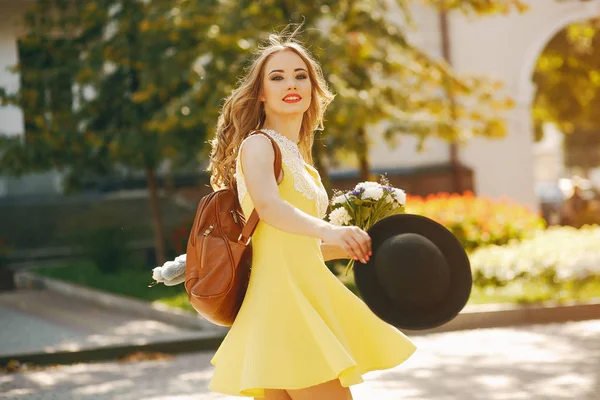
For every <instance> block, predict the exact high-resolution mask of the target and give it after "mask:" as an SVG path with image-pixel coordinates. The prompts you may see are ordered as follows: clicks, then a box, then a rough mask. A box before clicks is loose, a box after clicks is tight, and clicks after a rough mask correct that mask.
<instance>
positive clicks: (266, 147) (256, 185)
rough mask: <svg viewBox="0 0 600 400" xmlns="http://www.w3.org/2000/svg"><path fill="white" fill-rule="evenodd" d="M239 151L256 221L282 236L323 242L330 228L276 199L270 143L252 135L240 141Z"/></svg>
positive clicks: (278, 198)
mask: <svg viewBox="0 0 600 400" xmlns="http://www.w3.org/2000/svg"><path fill="white" fill-rule="evenodd" d="M240 151H241V155H240V157H241V164H242V171H243V173H244V179H245V181H246V188H247V190H248V194H249V195H250V197H251V198H252V202H253V203H254V208H255V209H256V212H257V213H258V216H259V217H260V219H261V220H263V221H264V222H266V223H267V224H269V225H271V226H274V227H275V228H277V229H280V230H282V231H285V232H290V233H295V234H298V235H305V236H313V237H318V238H321V239H323V236H324V233H325V231H326V230H328V229H329V228H330V226H331V224H329V223H328V222H327V221H324V220H322V219H319V218H316V217H313V216H312V215H309V214H307V213H305V212H303V211H301V210H300V209H298V208H296V207H294V206H293V205H291V204H290V203H288V202H287V201H285V200H283V199H281V197H280V196H279V190H278V188H277V182H276V180H275V174H274V172H273V164H274V162H275V153H274V151H273V145H272V144H271V141H270V140H269V139H268V138H266V137H264V136H263V135H252V136H250V137H248V138H246V139H245V140H244V142H243V143H242V147H241V150H240Z"/></svg>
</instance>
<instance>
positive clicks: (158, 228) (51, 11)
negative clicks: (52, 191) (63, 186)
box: [2, 0, 218, 263]
mask: <svg viewBox="0 0 600 400" xmlns="http://www.w3.org/2000/svg"><path fill="white" fill-rule="evenodd" d="M178 3H179V2H177V1H175V2H164V1H154V2H140V1H136V0H98V1H94V2H89V1H82V0H76V1H67V0H51V1H49V0H38V1H37V3H36V4H35V7H34V8H33V9H32V10H31V11H30V12H28V13H27V15H26V25H27V27H28V34H27V35H26V36H25V37H24V39H23V40H22V45H21V48H22V49H24V51H23V52H22V53H23V54H24V55H25V56H27V55H28V54H29V55H30V57H31V58H33V60H27V57H22V58H21V64H20V65H18V66H17V67H16V68H15V71H16V72H20V73H21V76H22V77H23V78H22V79H23V80H24V81H25V82H28V83H30V84H29V85H24V86H23V87H22V88H21V90H20V91H19V92H18V93H6V92H5V91H4V92H3V96H2V98H3V102H4V103H5V104H7V103H11V104H15V105H18V106H21V107H22V108H24V109H25V110H26V112H25V115H26V124H25V140H24V144H25V146H24V149H25V150H23V151H21V152H20V153H21V154H22V157H21V160H23V162H22V164H24V165H27V166H28V168H29V169H36V168H39V169H47V168H52V167H55V168H59V169H62V170H64V171H65V172H66V173H67V182H68V183H69V185H70V186H71V187H76V186H77V185H78V183H79V182H80V180H81V177H82V176H85V174H86V173H92V174H107V173H110V172H111V171H114V170H115V168H121V167H124V168H126V169H128V170H134V171H137V170H139V171H143V173H144V174H145V176H146V180H147V185H148V191H149V201H150V205H151V210H152V218H153V231H154V237H155V249H156V258H157V262H158V263H163V262H164V261H165V247H164V246H165V244H164V242H165V241H164V232H163V226H162V220H161V216H160V210H159V206H158V191H159V188H158V184H157V169H158V168H160V167H161V166H162V165H164V162H165V161H169V162H172V163H173V164H175V165H177V164H184V163H186V162H189V161H190V160H193V159H194V158H195V149H197V148H198V147H201V143H202V141H203V140H204V139H205V133H206V130H207V129H206V126H205V125H204V123H203V122H202V120H201V119H200V118H197V117H196V115H197V114H196V113H193V112H192V110H190V108H189V107H187V106H186V104H185V99H182V98H181V96H180V95H181V94H183V93H185V92H186V91H187V90H189V88H191V87H193V86H194V85H195V84H197V83H198V81H199V80H200V77H199V75H198V74H197V73H196V72H195V71H194V70H193V68H192V65H193V60H194V59H195V58H197V54H193V53H192V52H190V51H187V49H189V48H192V49H195V50H196V51H198V50H200V49H201V48H202V41H203V40H204V38H205V34H206V30H207V28H208V27H209V26H211V25H212V24H211V23H209V21H210V19H211V15H212V14H213V12H214V8H215V6H216V4H217V3H218V1H203V2H202V3H201V4H199V8H198V10H197V13H196V14H195V18H194V19H193V21H189V22H190V23H186V24H181V23H180V18H179V17H178V14H177V10H178V7H177V5H178ZM192 22H193V23H192ZM23 61H31V62H26V63H23ZM59 89H60V90H59ZM174 98H178V99H179V100H180V104H179V107H178V108H177V109H174V108H167V107H166V106H167V104H168V103H171V100H172V99H174ZM159 115H160V116H161V118H160V120H161V121H162V123H157V119H159ZM13 144H14V143H13ZM13 164H18V163H16V162H13Z"/></svg>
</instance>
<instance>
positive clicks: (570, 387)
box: [0, 320, 600, 400]
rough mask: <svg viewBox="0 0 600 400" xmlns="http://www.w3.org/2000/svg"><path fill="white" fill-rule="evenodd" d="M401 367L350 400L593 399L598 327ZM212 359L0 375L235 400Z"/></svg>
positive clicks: (136, 397)
mask: <svg viewBox="0 0 600 400" xmlns="http://www.w3.org/2000/svg"><path fill="white" fill-rule="evenodd" d="M413 340H414V341H415V343H416V344H417V346H418V350H417V352H416V353H415V355H414V356H413V357H411V358H410V359H409V360H408V361H407V362H406V363H404V364H403V365H400V366H398V367H396V368H394V369H392V370H389V371H378V372H372V373H370V374H367V375H366V379H365V382H364V383H362V384H360V385H356V386H353V387H352V392H353V394H354V399H355V400H400V399H402V400H459V399H460V400H562V399H577V400H596V399H598V398H599V397H600V320H593V321H584V322H573V323H565V324H551V325H538V326H525V327H520V328H493V329H479V330H471V331H460V332H447V333H437V334H431V335H424V336H416V337H414V338H413ZM212 354H213V353H212V352H200V353H190V354H185V355H178V356H175V357H169V358H166V359H163V360H157V361H141V362H128V363H119V362H104V363H87V364H77V365H70V366H62V367H57V368H48V369H43V370H39V371H30V372H21V373H15V374H4V375H0V398H3V399H12V400H25V399H28V400H51V399H59V400H67V399H68V400H108V399H118V400H140V399H144V400H200V399H202V400H216V399H219V400H225V399H227V400H233V399H236V398H237V397H230V396H229V397H228V396H223V395H219V394H216V393H209V391H208V389H207V387H208V382H209V380H210V378H211V374H212V370H213V367H212V366H211V365H210V358H211V356H212Z"/></svg>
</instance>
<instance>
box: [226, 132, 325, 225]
mask: <svg viewBox="0 0 600 400" xmlns="http://www.w3.org/2000/svg"><path fill="white" fill-rule="evenodd" d="M261 131H262V132H265V133H266V134H268V135H269V136H270V137H272V138H273V139H274V140H275V142H276V143H277V144H278V145H279V149H280V150H281V159H282V160H281V161H282V163H283V164H285V166H286V167H287V168H288V169H289V170H290V171H291V172H292V177H293V179H294V188H295V189H296V190H297V191H298V192H300V193H301V194H302V195H303V196H304V197H306V198H307V199H309V200H315V201H316V205H317V210H318V213H319V218H321V219H323V218H325V215H326V213H327V205H328V202H329V199H328V197H327V191H325V188H323V185H322V184H321V177H320V176H319V172H318V171H317V170H316V169H315V168H313V167H312V166H311V165H309V164H307V163H306V162H305V161H304V158H303V157H302V154H301V153H300V149H299V148H298V145H297V144H296V143H294V142H292V141H291V140H290V139H288V138H287V137H285V136H283V135H282V134H280V133H278V132H276V131H274V130H272V129H261ZM240 148H241V146H240ZM240 153H241V152H240V151H238V158H237V162H236V169H235V179H236V181H237V189H238V199H239V201H240V204H241V203H242V200H243V199H244V196H245V195H246V192H247V189H246V182H245V180H244V176H243V174H242V172H241V170H242V169H241V167H240V157H239V154H240ZM307 168H310V169H311V170H312V171H313V172H314V173H315V175H317V177H318V183H317V181H316V180H315V179H314V177H313V176H312V175H311V174H310V172H308V170H307Z"/></svg>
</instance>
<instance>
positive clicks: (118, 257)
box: [82, 226, 131, 274]
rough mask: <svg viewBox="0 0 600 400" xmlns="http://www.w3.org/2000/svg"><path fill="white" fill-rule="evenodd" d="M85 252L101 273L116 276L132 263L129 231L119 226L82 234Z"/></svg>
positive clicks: (101, 228)
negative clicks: (121, 269)
mask: <svg viewBox="0 0 600 400" xmlns="http://www.w3.org/2000/svg"><path fill="white" fill-rule="evenodd" d="M82 238H83V243H82V244H83V247H84V252H85V254H86V256H87V257H89V259H90V260H91V261H92V262H93V263H94V265H95V266H96V267H97V268H98V270H99V271H101V272H103V273H106V274H114V273H116V272H117V271H118V270H119V269H120V268H123V267H126V266H127V264H129V263H130V262H131V251H130V250H129V249H128V248H127V247H128V246H127V245H128V242H129V241H130V234H129V231H128V230H125V229H124V228H122V227H117V226H108V227H100V228H96V229H94V230H91V231H89V232H84V233H83V234H82Z"/></svg>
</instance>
